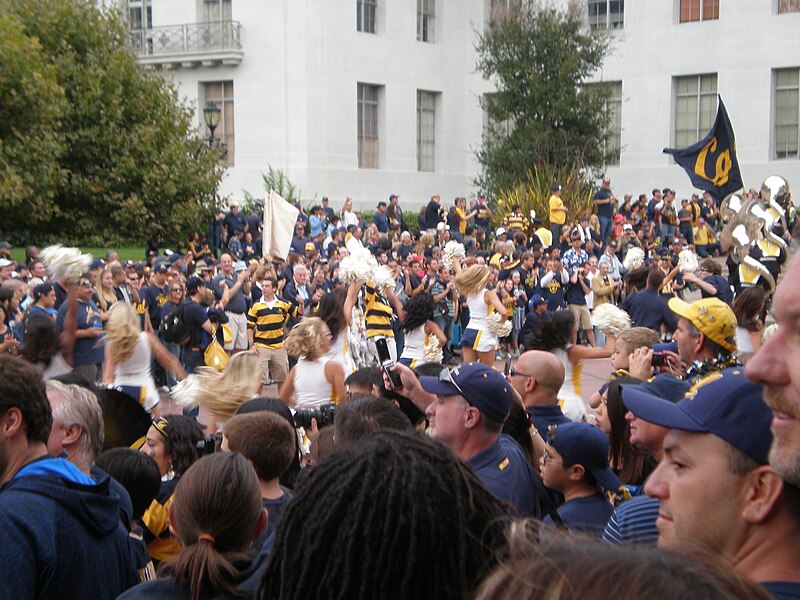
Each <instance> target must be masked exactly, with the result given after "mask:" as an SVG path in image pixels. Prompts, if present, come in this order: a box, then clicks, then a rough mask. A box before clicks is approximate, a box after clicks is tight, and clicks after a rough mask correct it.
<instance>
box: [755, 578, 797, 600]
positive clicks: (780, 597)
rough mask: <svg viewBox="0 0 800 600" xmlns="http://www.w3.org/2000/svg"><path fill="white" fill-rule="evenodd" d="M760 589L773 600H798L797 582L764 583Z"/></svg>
mask: <svg viewBox="0 0 800 600" xmlns="http://www.w3.org/2000/svg"><path fill="white" fill-rule="evenodd" d="M761 587H763V588H764V589H765V590H767V591H768V592H769V593H770V594H772V596H773V597H774V598H775V600H793V599H795V598H800V583H798V582H797V581H764V582H762V583H761Z"/></svg>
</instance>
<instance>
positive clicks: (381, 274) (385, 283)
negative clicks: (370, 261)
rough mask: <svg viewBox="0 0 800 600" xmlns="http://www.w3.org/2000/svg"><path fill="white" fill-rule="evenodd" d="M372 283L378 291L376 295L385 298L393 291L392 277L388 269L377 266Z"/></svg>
mask: <svg viewBox="0 0 800 600" xmlns="http://www.w3.org/2000/svg"><path fill="white" fill-rule="evenodd" d="M372 281H373V282H374V283H375V289H376V290H378V293H379V294H381V295H383V296H386V295H387V294H388V293H389V292H393V291H394V286H395V282H394V277H393V276H392V270H391V269H390V268H389V267H385V266H383V265H378V266H377V267H376V268H375V273H374V274H373V276H372Z"/></svg>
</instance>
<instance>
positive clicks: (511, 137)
mask: <svg viewBox="0 0 800 600" xmlns="http://www.w3.org/2000/svg"><path fill="white" fill-rule="evenodd" d="M510 6H511V8H507V9H505V10H504V11H501V12H497V11H495V12H493V14H492V19H491V20H490V22H489V23H488V24H487V26H486V28H485V29H484V31H483V32H482V33H479V35H478V43H477V48H476V49H477V53H478V65H477V67H478V71H479V72H480V73H481V74H482V75H483V77H484V78H485V79H487V80H490V81H492V82H493V83H494V84H495V85H496V92H494V93H491V94H486V95H485V96H484V97H483V98H482V100H481V104H482V106H483V108H484V109H485V110H486V111H487V113H488V116H489V130H488V131H487V133H486V135H485V136H484V141H483V146H482V148H481V149H480V150H479V151H478V152H477V157H478V160H479V161H480V163H481V166H482V173H481V175H480V177H479V178H478V180H477V183H478V184H479V185H480V186H482V187H484V188H485V189H487V190H488V191H490V192H497V191H499V190H509V189H511V188H513V187H514V186H516V185H517V184H518V183H519V182H525V181H526V176H527V174H528V172H529V171H530V170H531V168H532V167H533V166H534V165H538V166H539V167H543V168H555V167H557V168H563V167H564V166H569V168H570V170H571V171H573V172H585V171H586V169H587V168H588V169H591V168H596V167H600V166H602V164H603V158H604V157H603V152H602V148H603V143H602V142H603V136H604V131H605V127H606V124H607V115H606V113H605V112H604V109H603V105H604V101H605V100H606V98H607V94H608V91H607V89H606V88H605V87H603V86H591V85H586V82H587V79H588V78H589V77H590V76H592V75H593V74H594V73H596V72H597V71H598V69H599V68H600V67H601V66H602V64H603V60H604V59H605V56H606V55H607V53H608V50H609V47H610V46H609V44H610V41H609V37H608V35H607V34H606V33H605V32H603V31H589V29H588V27H587V26H586V23H585V19H584V15H583V11H585V3H580V2H576V1H574V0H573V1H571V2H570V3H569V5H568V7H567V9H566V10H559V9H558V8H555V7H553V6H551V5H549V4H544V3H543V2H538V1H535V0H527V1H520V0H517V1H514V2H511V3H510Z"/></svg>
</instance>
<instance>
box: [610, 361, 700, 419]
mask: <svg viewBox="0 0 800 600" xmlns="http://www.w3.org/2000/svg"><path fill="white" fill-rule="evenodd" d="M691 387H692V386H691V384H690V383H689V382H688V381H684V380H683V379H678V378H677V377H675V376H674V375H670V374H669V373H659V374H658V375H656V376H655V377H653V378H652V379H650V380H648V381H645V382H643V383H625V384H623V385H622V402H623V404H625V406H626V407H627V408H628V410H630V411H631V412H632V413H633V414H635V415H636V416H637V417H641V416H642V415H640V414H639V413H637V412H636V411H635V410H633V408H632V407H631V406H630V405H629V404H628V402H627V398H628V395H626V393H625V390H628V389H630V390H634V389H635V390H637V391H638V392H640V393H642V394H647V395H649V396H655V397H656V398H660V399H662V400H666V401H667V402H670V403H672V404H675V403H676V402H679V401H681V400H683V399H684V398H685V397H686V393H687V392H688V391H689V389H690V388H691ZM642 418H644V417H642ZM646 420H647V419H645V421H646Z"/></svg>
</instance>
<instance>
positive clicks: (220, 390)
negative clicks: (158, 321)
mask: <svg viewBox="0 0 800 600" xmlns="http://www.w3.org/2000/svg"><path fill="white" fill-rule="evenodd" d="M261 383H262V381H261V367H260V365H259V362H258V355H256V354H253V353H252V352H239V353H238V354H234V355H233V356H231V358H230V360H229V361H228V364H226V365H225V368H224V369H223V370H222V372H218V371H217V370H216V369H214V368H213V367H200V368H199V369H197V370H196V371H195V374H194V382H193V384H192V387H193V388H194V395H193V398H192V399H193V401H194V403H196V404H197V405H198V406H199V407H200V411H199V413H198V415H197V421H198V423H200V424H201V425H203V426H204V427H205V428H206V432H207V433H214V432H216V431H219V430H220V429H221V428H222V426H223V425H224V424H225V422H226V421H228V419H230V418H231V417H232V416H233V415H235V414H236V411H238V410H239V407H240V406H241V405H242V404H244V403H245V402H247V401H248V400H252V399H253V398H255V397H257V396H258V395H259V393H260V392H261Z"/></svg>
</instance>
